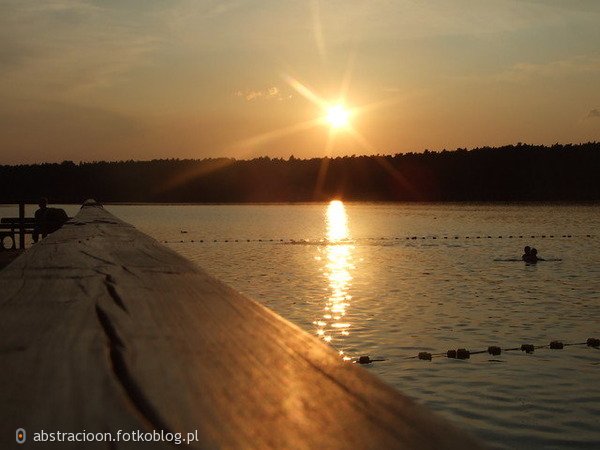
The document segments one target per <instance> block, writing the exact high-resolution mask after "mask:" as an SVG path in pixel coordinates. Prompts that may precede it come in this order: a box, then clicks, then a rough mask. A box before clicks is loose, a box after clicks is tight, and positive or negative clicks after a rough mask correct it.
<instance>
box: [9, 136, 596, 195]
mask: <svg viewBox="0 0 600 450" xmlns="http://www.w3.org/2000/svg"><path fill="white" fill-rule="evenodd" d="M599 169H600V143H598V142H589V143H585V144H567V145H560V144H555V145H553V146H550V147H548V146H539V145H527V144H521V143H519V144H517V145H509V146H504V147H498V148H490V147H483V148H476V149H472V150H466V149H457V150H454V151H446V150H444V151H441V152H431V151H428V150H426V151H424V152H423V153H403V154H396V155H373V156H344V157H336V158H312V159H297V158H294V157H293V156H291V157H290V158H289V159H287V160H286V159H280V158H269V157H261V158H255V159H252V160H235V159H230V158H210V159H202V160H179V159H160V160H152V161H118V162H82V163H78V164H76V163H73V162H72V161H64V162H62V163H57V164H49V163H46V164H35V165H14V166H8V165H3V166H0V202H2V203H14V202H19V201H26V202H35V201H37V199H38V198H40V197H42V196H44V197H48V198H49V200H50V201H51V202H53V203H80V202H82V201H83V200H84V199H86V198H95V199H96V200H98V201H101V202H173V203H179V202H181V203H183V202H186V203H187V202H199V203H203V202H206V203H238V202H306V201H321V200H328V199H331V198H334V197H335V198H343V199H345V200H357V201H432V202H434V201H435V202H445V201H542V202H544V201H598V200H600V176H599Z"/></svg>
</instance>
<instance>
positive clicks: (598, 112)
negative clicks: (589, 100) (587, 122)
mask: <svg viewBox="0 0 600 450" xmlns="http://www.w3.org/2000/svg"><path fill="white" fill-rule="evenodd" d="M587 116H588V119H600V109H598V108H594V109H592V110H591V111H590V112H589V113H588V115H587Z"/></svg>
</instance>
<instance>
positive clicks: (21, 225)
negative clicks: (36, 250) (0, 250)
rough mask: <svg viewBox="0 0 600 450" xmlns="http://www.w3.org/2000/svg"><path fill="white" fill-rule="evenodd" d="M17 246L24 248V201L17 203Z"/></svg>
mask: <svg viewBox="0 0 600 450" xmlns="http://www.w3.org/2000/svg"><path fill="white" fill-rule="evenodd" d="M19 248H20V249H21V250H23V249H24V248H25V203H23V202H21V203H19Z"/></svg>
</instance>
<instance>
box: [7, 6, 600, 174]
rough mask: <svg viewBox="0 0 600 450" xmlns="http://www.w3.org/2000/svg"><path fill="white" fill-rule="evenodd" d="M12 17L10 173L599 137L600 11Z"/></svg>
mask: <svg viewBox="0 0 600 450" xmlns="http://www.w3.org/2000/svg"><path fill="white" fill-rule="evenodd" d="M0 13H1V14H0V30H1V31H0V36H2V39H0V118H1V119H0V164H19V163H37V162H61V161H63V160H73V161H99V160H102V161H104V160H106V161H115V160H129V159H134V160H151V159H168V158H181V159H203V158H209V157H226V158H236V159H251V158H254V157H259V156H269V157H277V158H288V157H289V156H290V155H292V154H293V155H294V156H295V157H297V158H311V157H324V156H342V155H352V154H361V155H362V154H377V153H380V154H395V153H402V152H410V151H422V150H424V149H430V150H442V149H455V148H474V147H482V146H500V145H507V144H516V143H517V142H527V143H531V144H543V145H552V144H554V143H556V142H559V143H580V142H589V141H598V140H600V90H599V89H598V88H597V87H598V86H599V85H600V27H598V26H597V24H598V22H599V19H600V3H598V2H595V1H593V0H575V1H570V2H568V4H565V2H560V1H557V0H548V1H544V2H542V1H536V0H527V1H520V2H516V1H508V0H506V1H496V2H491V1H483V2H477V3H474V4H473V3H472V2H468V1H466V0H456V1H453V2H444V1H439V0H436V1H430V2H427V3H426V4H424V3H422V2H416V1H409V0H404V1H399V2H388V1H383V0H374V1H371V2H367V3H365V2H359V1H356V0H350V1H346V2H341V1H337V0H334V1H329V2H323V1H317V0H312V1H308V2H300V1H290V2H276V1H274V0H261V1H245V0H232V1H192V0H176V1H172V2H161V1H158V0H152V1H146V2H140V1H138V0H122V1H112V0H111V1H99V0H89V1H84V0H49V1H45V2H42V3H40V2H35V1H33V0H19V1H17V0H4V1H0ZM338 104H342V105H343V109H344V111H342V113H343V114H341V115H337V116H336V115H335V114H333V113H332V112H331V110H330V109H329V108H330V107H333V106H335V105H338ZM332 114H333V117H331V116H332ZM344 114H345V115H344ZM324 117H326V120H323V118H324Z"/></svg>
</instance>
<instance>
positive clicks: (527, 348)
mask: <svg viewBox="0 0 600 450" xmlns="http://www.w3.org/2000/svg"><path fill="white" fill-rule="evenodd" d="M579 345H586V346H587V347H591V348H595V349H597V350H598V349H600V339H598V338H593V337H591V338H588V339H587V341H585V342H571V343H564V342H562V341H551V342H550V343H549V344H545V345H533V344H522V345H521V346H520V347H510V348H504V349H503V348H501V347H499V346H496V345H490V346H489V347H488V348H487V349H486V350H475V351H469V350H467V349H465V348H458V349H450V350H448V351H446V352H440V353H429V352H419V353H418V354H417V355H416V356H407V357H405V358H403V359H420V360H422V361H431V360H432V359H433V358H439V357H446V358H450V359H470V358H471V355H481V354H486V353H487V354H489V355H491V356H499V355H501V354H502V352H512V351H519V350H520V351H522V352H525V353H533V352H534V351H535V350H539V349H543V348H548V349H551V350H562V349H564V348H565V347H572V346H579ZM351 360H352V362H354V363H357V364H371V363H374V362H377V361H387V360H386V359H381V358H380V359H371V358H370V357H369V356H368V355H362V356H359V357H358V358H354V359H351Z"/></svg>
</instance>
